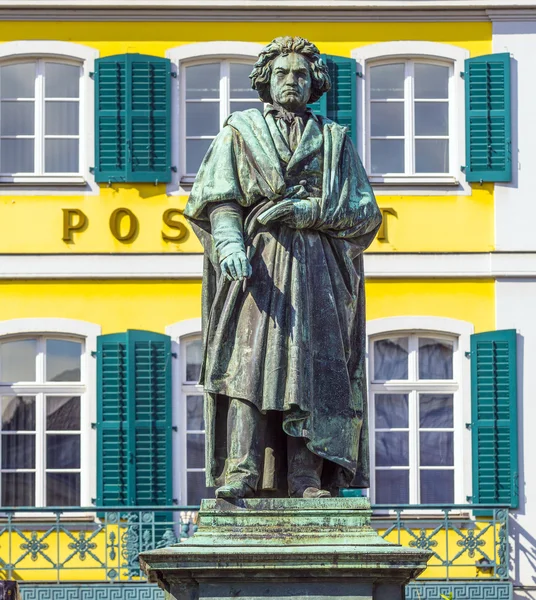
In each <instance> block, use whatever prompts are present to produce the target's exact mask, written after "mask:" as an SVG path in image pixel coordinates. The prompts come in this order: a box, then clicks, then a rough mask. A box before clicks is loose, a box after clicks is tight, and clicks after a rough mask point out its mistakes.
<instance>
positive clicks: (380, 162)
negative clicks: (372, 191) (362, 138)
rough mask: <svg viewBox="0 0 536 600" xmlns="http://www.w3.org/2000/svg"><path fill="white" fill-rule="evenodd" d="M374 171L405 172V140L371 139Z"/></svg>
mask: <svg viewBox="0 0 536 600" xmlns="http://www.w3.org/2000/svg"><path fill="white" fill-rule="evenodd" d="M370 145H371V148H370V151H371V166H372V173H378V174H385V173H403V172H404V140H371V142H370Z"/></svg>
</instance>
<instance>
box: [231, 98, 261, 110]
mask: <svg viewBox="0 0 536 600" xmlns="http://www.w3.org/2000/svg"><path fill="white" fill-rule="evenodd" d="M249 108H256V109H257V110H258V111H262V110H264V104H263V103H262V102H255V101H254V100H252V101H251V102H231V112H232V113H233V112H236V111H237V110H248V109H249Z"/></svg>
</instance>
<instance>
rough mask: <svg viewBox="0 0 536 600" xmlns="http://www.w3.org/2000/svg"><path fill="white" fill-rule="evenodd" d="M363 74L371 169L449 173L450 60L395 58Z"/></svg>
mask: <svg viewBox="0 0 536 600" xmlns="http://www.w3.org/2000/svg"><path fill="white" fill-rule="evenodd" d="M367 74H368V84H369V85H368V94H369V96H368V102H369V111H370V116H369V121H368V122H369V124H370V130H369V136H368V152H367V154H368V156H369V158H370V160H369V164H368V171H369V173H370V175H372V176H374V175H379V176H382V175H385V176H389V175H398V174H401V175H423V174H426V175H430V174H435V175H438V176H440V175H443V174H445V173H447V174H448V173H450V172H451V152H450V147H451V142H450V138H451V125H450V119H449V112H450V106H449V101H450V93H449V89H450V87H451V86H450V85H449V81H450V79H451V77H452V76H453V68H452V65H449V64H444V63H439V62H423V61H422V60H396V62H387V63H380V64H372V65H371V66H370V67H369V68H368V72H367Z"/></svg>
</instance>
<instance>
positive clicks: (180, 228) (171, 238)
mask: <svg viewBox="0 0 536 600" xmlns="http://www.w3.org/2000/svg"><path fill="white" fill-rule="evenodd" d="M180 214H182V210H179V209H178V208H168V209H167V210H166V212H165V213H164V214H163V215H162V220H163V221H164V225H167V226H168V227H169V228H170V229H176V230H177V235H168V234H167V233H164V232H163V231H162V239H163V240H164V241H166V242H178V241H180V240H182V238H183V237H185V236H186V235H187V234H188V229H186V225H184V223H181V222H180V221H177V220H176V219H174V218H173V217H175V216H177V215H180Z"/></svg>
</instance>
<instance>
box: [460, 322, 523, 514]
mask: <svg viewBox="0 0 536 600" xmlns="http://www.w3.org/2000/svg"><path fill="white" fill-rule="evenodd" d="M471 414H472V416H471V418H472V423H471V432H472V445H473V502H474V503H480V504H493V503H507V504H509V505H510V506H511V507H512V508H515V507H517V505H518V500H519V490H518V467H517V452H518V450H517V359H516V331H515V330H514V329H508V330H502V331H491V332H487V333H478V334H475V335H472V336H471Z"/></svg>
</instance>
